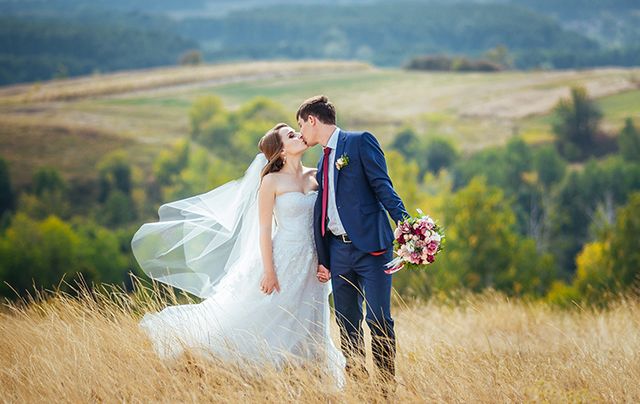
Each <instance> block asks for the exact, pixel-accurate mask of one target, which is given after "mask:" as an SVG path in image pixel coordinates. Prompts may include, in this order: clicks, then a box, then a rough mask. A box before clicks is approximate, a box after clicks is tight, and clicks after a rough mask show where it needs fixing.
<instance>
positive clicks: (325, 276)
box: [316, 265, 331, 283]
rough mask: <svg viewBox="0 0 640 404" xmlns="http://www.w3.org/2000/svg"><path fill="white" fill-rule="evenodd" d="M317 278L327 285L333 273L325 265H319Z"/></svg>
mask: <svg viewBox="0 0 640 404" xmlns="http://www.w3.org/2000/svg"><path fill="white" fill-rule="evenodd" d="M316 276H317V277H318V280H319V281H320V282H322V283H325V282H327V281H328V280H329V279H331V272H330V271H329V270H328V269H327V268H326V267H325V266H324V265H318V271H317V272H316Z"/></svg>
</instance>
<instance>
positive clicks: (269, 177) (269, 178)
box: [260, 173, 279, 193]
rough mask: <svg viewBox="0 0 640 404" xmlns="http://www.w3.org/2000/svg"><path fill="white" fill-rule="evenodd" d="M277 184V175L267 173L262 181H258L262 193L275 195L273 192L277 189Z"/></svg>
mask: <svg viewBox="0 0 640 404" xmlns="http://www.w3.org/2000/svg"><path fill="white" fill-rule="evenodd" d="M278 182H279V178H278V175H277V173H268V174H266V175H265V176H264V177H262V181H260V190H261V191H263V192H272V193H275V190H276V188H277V187H278Z"/></svg>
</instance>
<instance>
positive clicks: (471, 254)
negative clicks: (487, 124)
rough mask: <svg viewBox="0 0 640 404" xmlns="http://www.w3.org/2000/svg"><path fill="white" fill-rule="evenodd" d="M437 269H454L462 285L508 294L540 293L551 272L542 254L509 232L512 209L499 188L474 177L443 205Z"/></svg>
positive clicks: (512, 229) (550, 263) (547, 257)
mask: <svg viewBox="0 0 640 404" xmlns="http://www.w3.org/2000/svg"><path fill="white" fill-rule="evenodd" d="M444 210H445V223H444V224H445V232H446V235H447V246H446V252H445V254H444V257H443V260H444V262H443V269H442V270H443V271H450V272H454V273H456V272H457V273H458V274H459V277H460V279H461V280H462V283H463V285H464V286H466V287H468V288H470V289H472V290H475V291H479V290H481V289H484V288H486V287H494V288H497V289H500V290H503V291H505V292H507V293H509V294H533V295H542V294H544V293H546V291H547V289H548V288H549V287H550V285H551V282H552V280H553V278H554V276H555V265H554V262H553V259H552V258H551V256H550V255H548V254H540V253H539V252H538V251H537V250H536V248H535V243H534V242H533V241H532V240H531V239H528V238H524V237H522V236H520V235H518V233H517V232H516V231H515V220H516V218H515V214H514V213H513V210H512V208H511V206H510V204H509V201H508V200H507V199H506V198H505V196H504V192H503V191H502V190H501V189H500V188H498V187H495V186H490V185H487V181H486V180H485V179H484V178H483V177H477V178H474V179H473V180H472V181H471V182H470V183H469V185H467V186H466V187H465V188H463V189H461V190H460V191H458V192H457V193H456V194H454V195H453V196H452V197H451V200H450V201H448V202H447V203H446V204H445V207H444Z"/></svg>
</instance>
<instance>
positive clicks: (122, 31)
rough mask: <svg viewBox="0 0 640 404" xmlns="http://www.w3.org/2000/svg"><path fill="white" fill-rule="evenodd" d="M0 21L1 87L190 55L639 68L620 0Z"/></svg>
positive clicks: (94, 14)
mask: <svg viewBox="0 0 640 404" xmlns="http://www.w3.org/2000/svg"><path fill="white" fill-rule="evenodd" d="M0 13H1V14H2V19H1V21H0V22H1V24H0V85H1V84H9V83H18V82H29V81H34V80H46V79H50V78H54V77H74V76H79V75H84V74H90V73H93V72H109V71H117V70H126V69H135V68H144V67H153V66H168V65H175V64H179V63H181V60H182V56H183V55H184V54H185V53H187V52H190V51H194V50H195V51H197V52H201V55H202V57H203V58H204V60H205V61H206V62H209V63H211V62H214V63H220V62H238V61H247V60H267V59H268V60H277V59H291V60H300V59H326V58H329V59H343V60H359V61H364V62H367V63H372V64H375V65H378V66H391V67H399V66H402V65H403V64H405V63H407V62H408V61H409V60H410V59H412V58H414V57H416V56H420V55H425V54H431V55H433V54H453V55H464V56H466V57H472V58H481V57H488V58H491V56H487V55H490V54H491V51H492V50H494V49H496V48H497V47H502V46H504V47H506V48H500V49H506V50H507V51H508V53H507V55H506V56H507V57H506V58H505V59H504V60H498V61H497V62H498V63H503V64H505V65H507V67H515V68H520V69H532V68H544V69H558V68H561V69H570V68H585V67H597V66H638V65H640V56H639V55H640V49H638V43H639V39H640V29H639V28H638V27H639V26H640V20H639V19H640V17H638V16H639V15H640V14H639V9H638V6H637V4H635V5H634V4H633V2H630V1H624V0H602V1H598V2H596V3H593V2H589V1H586V0H572V1H571V2H568V3H566V4H565V3H562V4H560V3H557V2H549V1H544V2H534V1H530V0H510V1H507V0H502V1H499V0H496V1H491V2H487V1H478V0H460V1H455V2H454V1H451V2H445V1H442V0H439V1H438V0H422V1H416V0H413V1H408V0H407V1H401V2H392V1H388V0H387V1H373V0H345V1H331V2H320V1H317V0H307V1H303V2H300V1H298V2H293V1H291V0H272V1H263V2H257V1H253V0H247V1H241V2H230V1H226V0H221V1H215V0H190V1H188V2H178V1H175V0H165V1H159V2H153V1H149V0H136V1H132V2H124V1H116V2H107V1H96V2H86V1H84V0H51V1H42V0H27V1H24V2H16V1H10V0H0ZM311 15H312V16H313V18H300V17H299V16H311ZM125 39H126V40H125ZM494 61H495V60H494Z"/></svg>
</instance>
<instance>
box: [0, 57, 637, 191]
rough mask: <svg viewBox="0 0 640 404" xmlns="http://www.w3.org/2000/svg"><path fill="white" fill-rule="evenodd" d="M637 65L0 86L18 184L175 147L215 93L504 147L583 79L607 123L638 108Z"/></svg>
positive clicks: (346, 121)
mask: <svg viewBox="0 0 640 404" xmlns="http://www.w3.org/2000/svg"><path fill="white" fill-rule="evenodd" d="M638 75H640V69H636V70H629V69H621V68H610V69H596V70H584V71H553V72H504V73H499V74H492V73H469V74H456V73H420V72H407V71H403V70H398V69H380V68H373V67H371V66H367V65H364V64H360V63H346V62H264V63H254V64H251V63H247V64H235V65H209V66H201V67H182V68H167V69H163V68H158V69H152V70H141V71H130V72H123V73H117V74H104V75H97V76H87V77H83V78H78V79H70V80H60V81H52V82H46V83H37V84H36V83H34V84H28V85H17V86H10V87H4V88H0V149H1V150H2V157H4V158H6V159H7V160H8V162H9V163H10V165H11V167H12V170H11V172H12V175H13V177H14V181H15V183H16V184H17V185H18V186H22V185H25V184H26V183H28V181H29V180H30V178H31V175H32V173H33V171H34V170H35V169H37V168H38V167H39V166H42V165H50V166H54V167H56V168H59V169H60V170H62V172H63V174H64V175H65V177H67V178H73V177H77V178H80V179H82V178H87V177H93V175H94V172H95V171H94V168H93V164H95V161H96V160H97V159H99V157H100V156H102V155H104V154H105V153H106V152H107V151H110V150H114V149H120V148H122V149H125V150H126V151H127V152H128V153H129V154H130V155H131V157H132V160H133V163H135V164H141V165H142V166H143V167H149V165H150V164H151V161H152V160H153V159H154V158H155V156H156V155H157V153H158V152H159V151H160V150H162V149H163V148H166V147H167V145H169V144H171V143H173V142H175V141H176V140H178V139H182V138H185V137H187V136H188V133H189V123H188V110H189V108H190V105H191V103H192V102H193V101H194V100H195V99H197V97H199V96H202V95H207V94H215V95H218V96H220V97H221V98H222V100H223V101H224V102H225V104H226V105H227V106H228V107H229V108H231V109H234V108H236V107H238V106H239V105H240V104H242V103H244V102H246V101H248V100H250V99H252V98H254V97H257V96H265V97H268V98H270V99H272V100H273V101H275V102H277V103H279V104H281V105H283V106H284V107H285V108H286V110H287V111H290V113H291V115H292V116H291V123H293V113H294V112H295V109H296V108H297V106H298V105H299V103H300V102H301V101H302V100H303V99H305V98H307V97H308V96H311V95H313V94H318V93H324V94H327V95H328V96H329V97H330V98H331V99H332V100H333V101H334V102H335V103H336V105H337V107H338V109H339V120H340V124H341V125H342V126H344V127H349V128H352V129H369V130H372V131H373V132H374V133H376V135H377V136H378V137H379V138H380V139H381V140H382V142H383V143H387V142H389V141H390V140H391V139H392V137H393V136H394V134H395V133H397V131H398V130H399V129H400V128H401V127H402V126H404V125H407V124H411V125H413V126H414V127H416V128H417V129H418V130H419V131H420V132H421V133H424V134H425V136H433V135H444V136H447V137H448V138H450V139H451V140H452V141H453V142H454V143H455V144H456V145H457V146H458V147H459V148H460V149H461V150H462V151H465V152H472V151H475V150H478V149H481V148H484V147H487V146H490V145H495V144H502V143H504V142H505V141H506V139H508V138H509V137H510V136H511V135H512V134H513V133H516V132H517V133H521V134H523V135H524V137H525V139H527V140H528V141H530V142H540V141H546V140H548V139H549V121H548V118H545V114H547V112H548V111H549V110H550V108H552V107H553V105H554V104H555V103H556V102H557V100H558V99H559V98H560V97H563V96H566V95H567V94H568V88H569V86H571V85H576V84H581V85H584V86H586V87H587V89H588V90H589V92H590V94H592V95H593V96H595V97H598V98H599V99H600V102H601V103H602V104H603V105H604V106H605V108H610V109H611V110H612V111H614V112H615V114H614V115H610V114H608V113H607V114H606V121H605V124H606V125H607V126H608V127H610V128H619V127H621V126H622V123H623V120H624V118H625V117H626V116H636V117H637V116H638V113H639V112H638V111H640V96H639V94H640V91H639V90H638Z"/></svg>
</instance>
